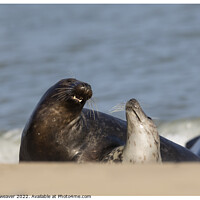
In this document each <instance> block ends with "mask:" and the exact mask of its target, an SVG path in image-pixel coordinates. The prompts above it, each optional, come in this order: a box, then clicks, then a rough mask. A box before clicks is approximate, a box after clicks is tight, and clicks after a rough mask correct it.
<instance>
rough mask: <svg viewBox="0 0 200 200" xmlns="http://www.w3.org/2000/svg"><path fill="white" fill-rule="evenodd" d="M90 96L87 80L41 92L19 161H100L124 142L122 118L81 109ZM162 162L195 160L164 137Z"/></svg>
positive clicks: (185, 150) (59, 84) (56, 86)
mask: <svg viewBox="0 0 200 200" xmlns="http://www.w3.org/2000/svg"><path fill="white" fill-rule="evenodd" d="M91 96H92V89H91V86H90V85H89V84H88V83H84V82H81V81H79V80H76V79H71V78H70V79H63V80H61V81H59V82H58V83H56V84H55V85H53V86H52V87H51V88H49V89H48V90H47V92H46V93H45V94H44V95H43V97H42V98H41V100H40V101H39V103H38V104H37V106H36V108H35V110H34V111H33V113H32V115H31V117H30V119H29V120H28V122H27V124H26V126H25V128H24V130H23V133H22V137H21V146H20V154H19V160H20V161H75V162H85V161H90V162H91V161H101V160H102V159H103V158H104V157H105V156H106V155H108V153H109V152H111V151H112V150H113V149H114V148H116V147H118V146H122V145H124V144H125V142H126V138H127V136H126V133H127V127H126V121H124V120H121V119H118V118H116V117H113V116H110V115H107V114H105V113H101V112H97V111H94V112H92V111H91V110H90V109H84V108H83V106H84V105H85V103H86V101H87V100H88V99H90V98H91ZM160 140H161V156H162V161H172V162H178V161H199V158H198V157H197V156H195V155H194V154H193V153H192V152H190V151H189V150H187V149H186V148H184V147H181V146H180V145H177V144H175V143H173V142H171V141H169V140H167V139H165V138H164V137H161V138H160Z"/></svg>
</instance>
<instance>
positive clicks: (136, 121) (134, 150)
mask: <svg viewBox="0 0 200 200" xmlns="http://www.w3.org/2000/svg"><path fill="white" fill-rule="evenodd" d="M126 120H127V141H126V144H125V145H124V146H120V147H117V148H115V149H114V150H113V151H112V152H110V153H109V154H108V155H107V156H106V157H105V158H104V159H103V161H104V162H109V163H112V162H123V163H156V162H158V163H159V162H161V154H160V137H159V134H158V131H157V128H156V126H155V124H154V122H153V120H152V119H151V118H150V117H148V116H147V115H146V114H145V112H144V111H143V110H142V108H141V106H140V104H139V102H138V101H137V100H136V99H130V100H129V101H128V102H127V103H126Z"/></svg>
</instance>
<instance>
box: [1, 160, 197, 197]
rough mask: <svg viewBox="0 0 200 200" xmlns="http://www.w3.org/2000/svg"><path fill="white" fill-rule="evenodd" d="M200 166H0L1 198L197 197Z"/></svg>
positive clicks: (22, 164)
mask: <svg viewBox="0 0 200 200" xmlns="http://www.w3.org/2000/svg"><path fill="white" fill-rule="evenodd" d="M199 171H200V164H198V163H180V164H175V163H164V164H145V165H140V164H136V165H131V164H123V165H122V164H99V163H86V164H75V163H20V164H0V174H1V183H0V184H1V186H0V195H20V194H21V195H92V196H137V195H139V196H140V195H142V196H152V195H153V196H157V195H160V196H163V195H165V196H185V195H186V196H188V195H189V196H193V195H195V196H199V195H200V190H199V184H200V173H199Z"/></svg>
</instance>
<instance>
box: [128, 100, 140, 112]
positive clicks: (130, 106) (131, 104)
mask: <svg viewBox="0 0 200 200" xmlns="http://www.w3.org/2000/svg"><path fill="white" fill-rule="evenodd" d="M138 109H140V104H139V103H138V101H137V100H136V99H130V100H129V101H128V102H127V103H126V110H138Z"/></svg>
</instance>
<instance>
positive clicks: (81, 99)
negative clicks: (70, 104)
mask: <svg viewBox="0 0 200 200" xmlns="http://www.w3.org/2000/svg"><path fill="white" fill-rule="evenodd" d="M72 99H73V100H75V101H77V102H79V103H81V102H82V101H83V98H82V97H77V96H76V95H74V96H73V97H72Z"/></svg>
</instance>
